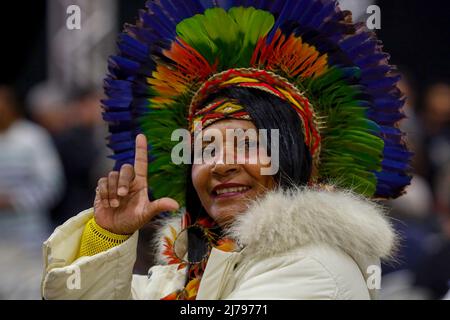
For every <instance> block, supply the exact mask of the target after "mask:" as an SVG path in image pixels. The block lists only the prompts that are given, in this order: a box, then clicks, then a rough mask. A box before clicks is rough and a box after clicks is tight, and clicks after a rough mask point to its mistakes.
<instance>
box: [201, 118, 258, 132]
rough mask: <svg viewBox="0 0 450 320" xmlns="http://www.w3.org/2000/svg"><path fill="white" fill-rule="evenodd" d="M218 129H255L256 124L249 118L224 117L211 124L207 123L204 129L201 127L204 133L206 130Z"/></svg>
mask: <svg viewBox="0 0 450 320" xmlns="http://www.w3.org/2000/svg"><path fill="white" fill-rule="evenodd" d="M212 129H216V130H220V131H225V130H227V129H243V130H247V129H256V126H255V125H254V123H253V122H252V121H250V120H238V119H224V120H220V121H217V122H214V123H213V124H211V125H209V126H208V127H206V128H205V129H203V131H204V133H207V132H208V130H212Z"/></svg>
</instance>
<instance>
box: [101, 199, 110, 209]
mask: <svg viewBox="0 0 450 320" xmlns="http://www.w3.org/2000/svg"><path fill="white" fill-rule="evenodd" d="M102 202H103V206H104V207H105V208H109V202H108V200H103V201H102Z"/></svg>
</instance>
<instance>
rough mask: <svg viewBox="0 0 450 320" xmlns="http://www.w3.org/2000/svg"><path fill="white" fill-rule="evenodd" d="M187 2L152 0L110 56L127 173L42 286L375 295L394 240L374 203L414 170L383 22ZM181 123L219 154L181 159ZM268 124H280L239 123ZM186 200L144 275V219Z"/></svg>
mask: <svg viewBox="0 0 450 320" xmlns="http://www.w3.org/2000/svg"><path fill="white" fill-rule="evenodd" d="M172 2H173V1H172ZM172 2H165V1H158V2H152V1H150V2H148V4H147V6H148V11H146V12H142V14H141V17H140V20H139V22H138V23H137V24H136V26H127V27H126V32H125V33H124V34H122V36H121V41H120V42H119V48H120V50H121V52H120V55H118V56H116V57H113V58H112V59H111V68H110V75H109V76H108V78H107V80H106V93H107V95H108V99H107V100H106V101H104V102H103V106H104V109H105V114H104V118H105V120H106V121H108V122H109V125H110V131H111V136H110V138H109V141H110V147H111V148H112V149H113V150H114V152H115V155H114V159H115V160H116V168H115V169H116V170H115V171H112V172H111V173H110V174H109V175H108V177H104V178H102V179H100V180H99V183H98V188H97V192H96V198H95V201H94V208H93V209H89V210H86V211H85V212H82V213H80V214H79V215H78V216H76V217H74V218H72V219H70V220H69V221H68V222H66V223H65V224H64V225H63V226H61V227H59V228H58V229H57V230H56V231H55V233H54V234H53V235H52V236H51V237H50V238H49V240H48V241H47V242H46V243H45V244H44V256H45V257H47V259H46V274H45V276H44V279H43V286H42V287H43V296H44V298H46V299H58V298H72V299H73V298H84V299H90V298H103V299H128V298H135V299H167V300H169V299H370V298H374V297H375V296H376V289H379V276H380V274H379V272H378V271H377V270H378V266H379V260H380V259H381V258H388V257H390V256H391V254H392V250H393V247H394V240H395V236H394V234H393V231H392V229H391V227H390V225H389V223H388V221H387V220H386V218H385V217H384V213H383V210H382V208H381V207H380V206H379V205H377V204H376V203H375V202H372V201H371V200H370V198H388V197H395V196H398V195H399V194H401V193H402V190H403V188H404V186H405V185H407V184H408V183H409V179H410V178H409V177H408V176H407V175H406V174H405V170H406V169H407V162H408V159H409V156H410V155H409V153H408V152H407V150H406V149H405V146H404V143H403V142H402V139H401V132H399V131H398V129H396V128H395V124H396V122H397V121H398V120H399V119H400V118H401V117H402V114H401V112H400V110H399V108H400V107H401V105H402V104H401V102H399V101H400V99H399V92H398V90H397V89H396V88H395V83H396V81H397V80H398V79H395V78H392V77H390V72H391V67H390V66H388V65H387V63H386V60H385V58H386V57H385V55H384V54H383V53H382V52H381V51H380V48H379V46H378V42H377V41H376V39H375V38H374V35H373V34H370V33H368V32H366V31H365V30H364V29H363V28H362V26H358V25H353V24H352V23H351V20H349V16H348V14H346V13H344V12H341V11H340V10H339V9H338V8H337V7H336V4H335V2H334V1H293V2H291V1H285V2H281V1H280V2H278V1H277V2H271V4H267V3H266V2H265V1H245V5H244V1H229V2H227V3H226V4H225V5H224V7H220V6H218V5H217V3H216V2H214V1H211V2H210V1H197V0H191V1H189V4H188V5H186V6H181V3H178V4H179V5H180V8H182V9H180V8H176V9H175V8H174V7H172V6H171V5H172ZM249 2H251V3H249ZM183 3H186V1H184V2H183ZM250 5H252V6H251V7H250ZM205 9H206V10H205ZM305 12H307V13H308V14H306V13H305ZM224 25H226V26H227V27H228V28H227V30H224V28H223V26H224ZM180 127H183V128H189V129H190V134H189V137H190V138H191V140H190V142H189V145H191V146H193V147H194V149H195V147H196V146H197V145H199V144H200V145H201V146H202V150H201V151H202V152H201V154H202V155H203V156H205V154H207V155H209V156H210V157H209V158H208V160H207V161H193V164H192V165H188V166H186V165H185V166H179V165H175V164H174V163H173V162H174V161H172V162H171V159H170V156H171V155H173V152H172V150H173V148H174V147H175V145H176V142H174V141H171V139H170V137H171V135H172V132H173V130H175V129H177V128H180ZM261 129H264V130H268V131H271V132H276V133H277V135H271V134H269V135H268V136H267V140H266V139H263V138H262V137H263V136H261V135H259V136H255V135H253V136H251V135H248V136H246V135H243V136H239V135H238V136H237V138H235V137H233V136H228V135H227V131H229V130H231V131H232V132H236V131H239V130H243V131H245V132H251V130H261ZM138 132H144V135H142V134H137V136H136V140H135V143H132V140H131V139H134V136H135V135H136V133H138ZM259 132H263V131H262V130H261V131H259ZM213 133H214V136H215V137H219V138H216V140H218V141H214V146H213V147H212V148H211V143H208V142H207V141H206V142H205V141H204V139H201V138H202V137H204V136H208V135H213ZM230 137H231V138H230ZM255 137H256V138H255ZM277 137H279V140H278V141H277ZM222 138H223V139H222ZM147 139H148V140H149V142H150V148H149V149H148V148H147ZM199 139H201V140H199ZM273 139H274V141H272V140H273ZM216 142H217V144H215V143H216ZM277 142H278V143H277ZM242 150H243V151H245V158H244V160H245V161H243V162H239V161H236V160H237V157H236V155H237V154H239V151H242ZM252 150H255V151H258V152H255V153H251V151H252ZM255 154H258V155H259V157H256V158H255V157H254V155H255ZM264 154H267V156H268V159H269V160H270V161H269V162H268V161H266V160H267V158H264V157H260V155H264ZM229 155H231V156H229ZM252 155H253V156H252ZM191 157H192V158H191V160H195V155H194V156H193V155H191ZM132 158H133V159H132ZM230 159H231V160H233V161H228V160H230ZM172 160H173V158H172ZM275 160H277V161H275ZM148 162H149V165H148V164H147V163H148ZM274 162H278V170H276V172H275V173H273V174H270V175H267V174H263V172H265V171H264V169H267V167H268V166H269V165H270V166H271V165H273V164H274ZM131 163H133V165H131ZM186 176H187V178H185V177H186ZM180 207H181V208H182V209H180V210H179V213H178V215H174V216H172V217H171V218H168V219H165V220H164V221H163V222H162V225H161V227H160V232H159V235H158V236H157V237H156V239H155V245H156V248H157V256H158V265H156V266H154V267H152V268H151V269H150V271H149V275H148V277H147V276H136V275H134V276H133V275H132V269H133V264H134V261H135V259H136V245H137V233H138V230H139V229H140V228H141V227H143V226H144V225H145V224H146V223H148V222H149V221H151V220H153V219H154V218H155V217H156V216H157V215H159V214H160V213H162V212H167V211H175V210H178V209H179V208H180ZM377 277H378V278H377Z"/></svg>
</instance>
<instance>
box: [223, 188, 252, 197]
mask: <svg viewBox="0 0 450 320" xmlns="http://www.w3.org/2000/svg"><path fill="white" fill-rule="evenodd" d="M248 189H250V188H249V187H234V188H224V189H220V190H216V193H217V195H221V194H224V193H231V192H242V191H245V190H248Z"/></svg>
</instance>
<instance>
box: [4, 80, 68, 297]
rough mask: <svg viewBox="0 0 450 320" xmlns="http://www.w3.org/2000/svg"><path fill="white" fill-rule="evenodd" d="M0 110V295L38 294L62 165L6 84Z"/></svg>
mask: <svg viewBox="0 0 450 320" xmlns="http://www.w3.org/2000/svg"><path fill="white" fill-rule="evenodd" d="M0 114H1V117H0V257H1V263H0V288H1V289H0V298H39V280H37V279H38V278H39V275H40V271H39V268H40V265H41V258H40V255H39V250H40V247H41V242H42V240H43V239H45V237H46V236H48V233H49V230H50V226H49V222H48V218H47V217H48V210H49V208H50V207H51V206H52V205H53V204H54V203H55V202H56V201H57V200H58V197H59V196H60V193H61V189H62V186H63V182H64V176H63V172H62V166H61V163H60V160H59V157H58V154H57V152H56V150H55V148H54V146H53V143H52V140H51V138H50V136H49V134H48V133H47V132H46V131H45V130H44V129H43V128H41V127H40V126H38V125H36V124H34V123H32V122H30V121H28V120H26V119H24V118H23V115H22V112H21V109H20V107H19V103H18V101H17V99H16V96H15V93H14V91H13V89H12V88H10V87H7V86H1V87H0ZM18 278H19V279H20V281H19V282H18V281H17V280H18ZM27 279H33V280H30V281H29V282H28V281H27Z"/></svg>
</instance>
